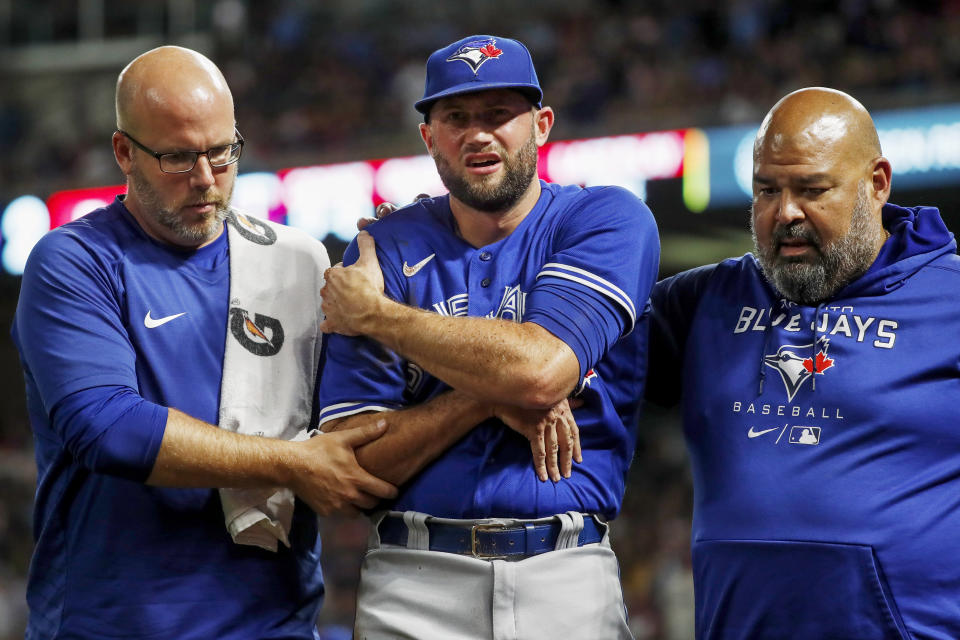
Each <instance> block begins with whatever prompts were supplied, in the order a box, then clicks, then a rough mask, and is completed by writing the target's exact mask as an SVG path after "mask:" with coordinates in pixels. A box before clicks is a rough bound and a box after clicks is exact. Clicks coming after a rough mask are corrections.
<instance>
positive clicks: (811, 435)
mask: <svg viewBox="0 0 960 640" xmlns="http://www.w3.org/2000/svg"><path fill="white" fill-rule="evenodd" d="M790 443H791V444H820V427H790Z"/></svg>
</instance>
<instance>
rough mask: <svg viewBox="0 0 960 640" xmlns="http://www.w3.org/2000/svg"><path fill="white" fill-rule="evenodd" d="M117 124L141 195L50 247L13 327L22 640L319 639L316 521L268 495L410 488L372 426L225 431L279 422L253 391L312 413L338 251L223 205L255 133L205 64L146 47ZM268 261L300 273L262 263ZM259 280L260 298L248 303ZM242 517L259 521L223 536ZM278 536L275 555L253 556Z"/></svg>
mask: <svg viewBox="0 0 960 640" xmlns="http://www.w3.org/2000/svg"><path fill="white" fill-rule="evenodd" d="M117 122H118V129H119V130H118V131H117V132H116V133H115V134H114V136H113V148H114V152H115V155H116V159H117V162H118V163H119V165H120V167H121V169H122V170H123V171H124V173H125V174H126V175H127V179H128V182H127V194H126V196H125V197H121V198H118V199H117V200H116V201H115V202H113V204H111V205H110V206H108V207H105V208H103V209H99V210H97V211H94V212H93V213H91V214H89V215H87V216H85V217H83V218H81V219H79V220H77V221H74V222H71V223H68V224H66V225H63V226H62V227H59V228H57V229H56V230H54V231H51V232H50V233H49V234H47V235H46V236H45V237H44V238H43V239H42V240H41V241H40V243H39V244H38V245H37V247H36V248H35V249H34V251H33V253H32V254H31V256H30V259H29V261H28V263H27V266H26V271H25V273H24V277H23V282H22V285H21V292H20V301H19V304H18V307H17V312H16V319H15V322H14V327H13V337H14V341H15V342H16V344H17V347H18V349H19V350H20V354H21V360H22V363H23V368H24V373H25V379H26V390H27V401H28V408H29V412H30V422H31V426H32V428H33V433H34V442H35V448H36V458H37V466H38V487H37V494H36V504H35V515H34V527H35V542H36V546H35V551H34V555H33V560H32V563H31V567H30V577H29V584H28V588H27V602H28V604H29V607H30V619H29V623H28V628H27V633H26V636H27V638H30V639H37V640H40V639H43V640H50V639H52V638H90V639H93V638H108V637H109V638H124V639H127V640H132V639H136V638H142V639H146V638H152V639H156V638H177V639H179V640H182V639H185V638H197V639H203V640H209V639H211V638H218V639H225V638H235V639H238V640H240V639H242V640H250V639H251V638H258V639H264V638H283V639H292V638H302V639H304V640H309V639H310V638H314V637H315V635H316V631H315V617H316V613H317V610H318V608H319V606H320V602H321V600H322V596H323V581H322V578H321V574H320V569H319V555H320V554H319V552H320V549H319V540H318V537H317V523H316V517H315V516H314V515H313V514H312V513H311V512H310V511H309V509H306V508H304V505H303V504H302V503H295V502H294V501H293V499H292V494H290V495H289V500H287V499H286V498H284V497H283V495H282V494H283V492H282V491H278V492H276V493H274V491H275V489H276V488H279V487H287V488H289V489H293V490H294V491H296V493H297V494H298V495H299V496H300V497H301V498H302V499H303V500H304V501H305V502H306V503H307V504H308V505H309V506H310V507H312V508H313V509H314V510H316V511H318V512H321V513H326V512H329V511H332V510H334V509H339V508H345V507H346V508H357V507H360V508H363V507H372V506H373V505H374V504H376V501H377V498H383V497H391V496H393V495H395V491H394V489H393V488H392V487H391V486H390V485H389V484H387V483H385V482H383V481H381V480H379V479H377V478H374V477H372V476H370V475H369V474H368V473H367V472H366V471H364V470H363V469H362V468H361V467H360V466H359V465H358V464H357V461H356V458H355V457H354V453H353V450H354V447H356V446H358V445H360V444H363V443H364V442H366V441H368V440H369V439H371V438H373V437H376V436H377V434H378V431H377V429H373V430H372V431H368V432H356V433H357V435H356V437H348V438H346V439H344V438H342V437H341V436H342V435H347V434H333V435H326V436H323V437H317V438H313V439H309V440H307V441H304V442H287V441H284V440H281V439H271V438H266V437H255V436H253V435H241V434H240V433H233V432H231V431H230V430H227V429H226V428H216V427H213V426H211V425H215V424H218V422H219V423H220V426H221V427H224V426H225V425H224V419H225V418H229V420H228V421H229V422H231V427H232V429H231V430H232V431H240V432H244V431H246V433H256V432H258V431H261V430H264V431H268V430H269V429H271V428H273V427H276V426H277V425H275V424H273V422H274V420H273V419H272V418H273V417H274V414H271V413H266V412H264V413H260V412H261V411H264V410H265V408H266V407H265V406H264V405H262V404H259V403H258V404H256V406H242V403H243V402H244V401H246V400H247V398H246V397H245V396H246V395H247V394H246V393H242V394H241V395H242V396H244V397H237V389H243V390H246V391H249V392H250V393H251V394H252V397H254V398H261V397H264V398H279V399H280V401H281V404H283V405H287V406H281V407H280V410H281V414H283V412H286V411H289V412H290V413H289V415H290V417H291V424H290V425H289V426H290V427H291V428H292V429H293V431H294V432H297V431H298V430H302V429H303V428H304V427H306V426H308V423H309V419H310V408H311V400H312V399H313V390H314V389H313V388H314V381H315V377H316V365H317V362H318V361H319V352H320V349H319V345H320V343H321V337H322V336H321V335H320V334H319V332H317V331H316V329H315V327H316V325H317V323H318V322H319V321H320V319H321V318H320V317H319V313H318V310H317V309H315V308H313V307H309V306H301V305H302V303H303V300H305V299H310V297H311V296H312V295H314V294H315V292H316V291H317V290H318V289H319V287H320V286H321V274H322V270H323V269H324V268H326V267H327V266H329V261H328V259H327V257H326V253H325V251H324V250H323V248H322V245H320V243H318V242H316V241H315V240H314V239H312V238H309V237H306V236H305V235H304V234H301V233H299V232H296V231H294V230H290V229H286V228H283V227H280V226H279V225H272V224H270V223H267V222H263V221H256V220H253V219H251V218H248V217H245V216H242V215H240V214H237V213H232V212H231V211H230V209H229V207H228V203H229V201H230V194H231V192H232V189H233V183H234V178H235V177H236V169H237V165H236V162H237V161H238V160H239V158H240V153H241V151H242V148H243V139H242V137H241V136H240V134H239V132H238V131H237V130H236V129H235V128H234V110H233V99H232V96H231V94H230V90H229V88H228V87H227V85H226V82H225V80H224V79H223V76H222V75H221V74H220V71H219V70H218V69H217V68H216V67H215V66H214V65H213V63H212V62H210V60H208V59H206V58H205V57H203V56H201V55H199V54H197V53H196V52H193V51H190V50H187V49H182V48H179V47H161V48H159V49H154V50H152V51H149V52H147V53H145V54H143V55H142V56H140V57H138V58H137V59H135V60H134V61H133V62H132V63H130V65H129V66H128V67H127V68H126V69H124V71H123V72H122V73H121V75H120V78H119V81H118V83H117ZM225 219H226V220H227V221H228V222H229V227H230V228H229V229H225V224H224V221H225ZM238 256H247V257H248V260H243V259H240V260H239V262H238ZM271 256H273V258H276V257H280V258H283V260H287V259H289V262H283V264H289V265H293V266H295V267H296V269H295V270H291V271H290V272H285V273H278V274H275V273H271V272H269V270H267V269H266V266H267V265H272V264H274V259H273V258H271ZM244 262H252V263H253V264H254V266H253V268H252V269H247V270H246V271H245V272H244V273H245V275H243V276H241V275H240V272H239V271H238V270H237V269H240V268H242V267H243V263H244ZM264 276H270V277H264ZM261 293H263V294H265V295H266V296H267V298H268V299H269V301H270V302H269V303H267V304H265V306H262V307H259V306H250V305H246V304H243V302H242V301H243V300H247V301H251V300H254V299H261V298H260V297H259V296H260V294H261ZM249 296H254V297H249ZM318 305H319V302H318ZM318 305H317V306H318ZM298 308H300V309H301V311H300V312H299V313H297V312H296V310H297V309H298ZM296 327H301V328H300V329H297V328H296ZM283 329H286V333H284V332H283ZM314 354H316V359H314ZM301 355H302V356H304V357H303V358H302V359H299V356H301ZM231 362H232V363H234V364H230V363H231ZM238 362H239V363H241V364H240V365H237V364H236V363H238ZM258 363H263V364H258ZM247 364H250V365H251V366H250V368H247ZM262 366H268V367H270V370H269V374H268V375H258V373H257V372H258V371H260V369H258V367H262ZM228 376H230V377H229V378H228ZM230 379H232V380H233V381H234V382H235V383H236V385H233V384H225V385H224V386H221V382H222V381H226V380H230ZM228 400H229V404H230V405H231V406H236V407H238V409H239V411H240V413H239V414H236V415H241V414H243V413H244V412H246V414H247V418H248V419H238V420H234V418H236V415H234V414H229V413H225V412H224V409H225V406H226V405H228ZM267 417H269V418H271V419H267ZM244 427H249V429H244ZM209 487H234V488H240V489H250V490H264V495H265V496H269V497H270V498H269V500H273V496H276V497H278V501H276V502H270V504H269V505H263V508H264V509H265V510H266V512H260V511H259V507H257V506H250V507H249V508H244V509H243V510H242V511H241V512H239V513H232V510H228V509H227V503H228V496H229V497H231V499H232V500H236V499H237V498H238V497H242V496H244V495H249V494H244V493H243V492H235V491H233V490H231V491H225V492H221V493H220V495H218V492H217V491H216V490H212V489H210V488H209ZM256 492H257V491H252V493H256ZM221 498H222V500H223V504H221V502H222V500H221ZM232 504H236V502H233V503H232ZM268 507H269V508H268ZM273 507H276V510H275V511H274V510H272V509H273ZM228 511H231V513H228ZM255 512H256V513H255ZM267 512H269V513H270V514H273V513H276V516H277V517H276V518H275V519H274V518H272V517H271V516H270V515H268V513H267ZM234 516H236V517H234ZM248 516H252V517H255V518H256V520H257V524H255V525H253V528H252V529H247V528H245V527H246V525H243V526H239V527H238V528H236V529H234V528H229V529H228V522H229V523H230V527H233V525H236V524H238V523H239V521H241V520H244V519H245V518H247V517H248ZM261 516H263V517H261ZM254 531H256V532H260V531H263V532H265V535H266V536H267V541H264V540H263V539H262V537H261V538H259V539H257V541H255V542H250V541H249V538H248V537H249V536H250V535H252V534H253V532H254ZM271 533H272V534H273V537H272V548H275V549H276V551H268V550H265V549H262V548H259V547H261V546H262V547H267V548H271V543H270V541H269V540H270V539H271V537H270V536H271ZM232 536H233V537H234V539H235V540H237V542H234V540H232V539H231V537H232ZM241 542H242V544H241ZM278 542H279V544H278Z"/></svg>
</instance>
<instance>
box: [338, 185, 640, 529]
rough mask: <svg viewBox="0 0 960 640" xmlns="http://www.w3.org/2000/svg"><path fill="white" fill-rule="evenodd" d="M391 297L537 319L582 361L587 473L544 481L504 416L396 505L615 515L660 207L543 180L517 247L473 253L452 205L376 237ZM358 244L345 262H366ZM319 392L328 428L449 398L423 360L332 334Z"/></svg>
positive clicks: (396, 220) (417, 480)
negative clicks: (653, 210) (333, 421)
mask: <svg viewBox="0 0 960 640" xmlns="http://www.w3.org/2000/svg"><path fill="white" fill-rule="evenodd" d="M369 231H370V233H371V234H372V235H373V237H374V239H375V240H376V243H377V257H378V259H379V261H380V266H381V269H382V270H383V276H384V283H385V293H386V295H387V296H388V297H390V298H392V299H394V300H397V301H400V302H403V303H405V304H409V305H411V306H415V307H420V308H422V309H428V310H431V311H434V312H436V313H439V314H442V315H450V316H480V317H491V318H502V319H506V320H511V321H516V322H534V323H537V324H539V325H541V326H543V327H544V328H546V329H547V330H549V331H550V332H551V333H553V334H554V335H555V336H557V337H558V338H560V339H561V340H563V341H564V342H565V343H566V344H568V345H569V346H570V347H571V349H573V351H574V353H575V354H576V355H577V358H578V360H579V363H580V373H581V383H580V385H579V389H578V390H579V392H580V397H581V398H582V399H583V400H584V405H583V406H582V407H581V408H579V409H577V410H576V411H574V415H575V418H576V421H577V424H578V425H579V428H580V437H581V444H582V448H583V463H582V464H574V465H573V476H572V477H571V478H570V479H568V480H562V481H560V482H558V483H556V484H554V483H552V482H545V483H542V482H540V481H539V480H537V478H536V476H535V474H534V471H533V468H532V461H531V454H530V447H529V444H528V442H527V440H526V439H525V438H524V437H523V436H521V435H519V434H517V433H516V432H514V431H512V430H511V429H509V428H507V427H506V426H505V425H504V424H503V423H502V422H500V421H499V420H488V421H486V422H484V423H482V424H480V425H479V426H477V427H475V428H474V429H473V430H472V431H470V432H469V433H468V435H467V436H465V437H464V438H463V439H461V440H460V441H459V442H457V443H456V444H455V445H453V446H452V447H451V448H450V449H449V450H448V451H447V452H445V453H444V454H443V455H441V456H440V457H439V458H438V459H436V460H435V461H433V462H432V463H431V464H429V465H428V466H427V467H426V468H424V469H423V470H422V471H421V472H420V473H419V474H418V475H417V476H415V477H414V478H413V479H411V480H410V481H409V482H408V483H407V484H406V485H405V486H404V487H402V490H401V494H400V496H399V498H398V499H397V501H396V504H395V505H394V507H393V508H395V509H399V510H415V511H421V512H425V513H429V514H431V515H433V516H438V517H448V518H481V517H491V516H502V517H523V518H535V517H542V516H549V515H553V514H556V513H562V512H565V511H568V510H576V511H583V512H596V513H601V514H604V515H605V516H607V517H609V518H612V517H614V516H615V515H616V514H617V513H618V511H619V509H620V502H621V499H622V497H623V490H624V479H625V474H626V471H627V468H628V466H629V463H630V459H631V457H632V456H633V450H634V447H635V444H636V433H637V419H638V413H639V404H640V400H641V398H642V393H643V384H644V380H645V377H646V368H645V364H644V363H645V361H646V344H647V311H646V303H647V298H648V295H649V292H650V288H651V287H652V285H653V282H654V280H655V279H656V273H657V267H658V263H659V241H658V239H657V230H656V224H655V222H654V219H653V216H652V214H651V213H650V211H649V209H648V208H647V207H646V205H644V204H643V203H642V202H641V201H640V200H638V199H637V198H636V197H634V196H633V195H631V194H630V193H629V192H627V191H625V190H623V189H619V188H615V187H603V188H589V189H581V188H579V187H560V186H557V185H553V184H547V183H542V193H541V196H540V199H539V200H538V202H537V203H536V205H535V206H534V208H533V209H532V210H531V211H530V213H529V214H527V216H526V217H525V218H524V219H523V221H522V222H521V223H520V224H519V226H517V228H516V229H515V230H514V231H513V232H512V233H511V234H510V235H509V236H507V237H506V238H503V239H502V240H500V241H498V242H496V243H493V244H491V245H488V246H484V247H479V248H476V247H473V246H472V245H470V244H468V243H467V242H465V241H464V240H462V239H461V238H460V237H459V236H458V235H457V232H456V223H455V221H454V218H453V215H452V213H451V211H450V205H449V199H448V197H447V196H444V197H440V198H434V199H431V200H421V201H420V202H418V203H417V204H414V205H412V206H410V207H407V208H405V209H402V210H400V211H398V212H396V213H394V214H393V215H391V216H390V217H388V218H386V219H385V220H381V221H380V222H377V223H376V224H374V225H372V226H371V227H370V228H369ZM357 256H358V252H357V247H356V243H355V242H354V243H353V244H351V245H350V247H349V248H348V250H347V253H346V255H345V257H344V261H345V263H347V264H349V263H351V262H353V261H355V260H356V259H357ZM326 355H327V359H326V362H325V364H324V367H323V374H322V379H321V384H320V392H319V394H320V400H319V406H320V423H321V424H323V423H324V422H326V421H327V420H331V419H334V418H341V417H346V416H349V415H352V414H355V413H359V412H364V411H384V410H394V409H400V408H402V407H405V406H411V405H416V404H420V403H423V402H425V401H426V400H428V399H430V398H432V397H433V396H435V395H437V394H438V393H441V392H443V391H445V390H447V388H448V387H446V386H445V385H444V384H443V383H442V382H440V381H439V380H437V379H436V378H434V377H433V376H432V375H430V373H429V372H428V371H424V370H422V369H421V368H420V367H418V366H417V365H416V364H415V363H413V362H409V361H406V360H403V359H401V358H400V357H398V356H397V355H396V354H394V353H393V352H390V351H388V350H386V349H385V348H384V347H382V346H380V345H379V344H377V343H376V342H373V341H372V340H369V339H366V338H348V337H344V336H339V335H334V336H331V337H330V340H329V342H328V345H327V353H326Z"/></svg>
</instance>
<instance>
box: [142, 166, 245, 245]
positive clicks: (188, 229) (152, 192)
mask: <svg viewBox="0 0 960 640" xmlns="http://www.w3.org/2000/svg"><path fill="white" fill-rule="evenodd" d="M130 182H131V187H133V188H134V189H135V190H136V193H137V199H138V200H139V202H140V204H141V205H142V207H143V211H144V213H145V215H147V216H150V217H152V218H153V220H154V221H155V222H157V224H159V225H160V226H161V227H163V228H164V229H166V230H167V231H170V232H171V233H172V234H173V235H174V236H175V237H176V238H177V239H178V240H180V241H182V243H183V244H184V245H195V246H196V245H201V244H203V243H204V242H207V241H208V240H211V239H213V238H215V237H216V236H217V234H218V233H219V232H220V228H221V225H222V224H223V221H224V220H225V219H226V217H227V214H228V213H229V211H230V209H229V207H228V204H229V202H230V198H231V196H232V195H233V183H231V185H230V193H228V194H226V197H225V198H221V197H212V194H211V193H210V192H208V193H205V194H203V195H202V196H200V197H199V198H198V199H197V200H198V201H200V202H204V203H210V204H213V205H214V207H215V209H214V212H213V215H212V216H209V217H207V218H206V219H204V220H202V221H201V222H199V223H197V224H192V225H191V224H186V223H185V222H184V221H183V218H182V217H181V215H180V214H179V213H178V212H177V211H176V210H174V209H170V208H167V207H165V206H164V204H163V197H162V196H161V195H160V192H159V191H158V190H156V189H154V188H153V185H151V184H150V181H149V180H147V178H146V176H144V175H143V171H141V169H140V168H139V167H137V166H134V167H133V168H132V170H131V172H130ZM195 203H196V202H194V201H191V202H190V204H195Z"/></svg>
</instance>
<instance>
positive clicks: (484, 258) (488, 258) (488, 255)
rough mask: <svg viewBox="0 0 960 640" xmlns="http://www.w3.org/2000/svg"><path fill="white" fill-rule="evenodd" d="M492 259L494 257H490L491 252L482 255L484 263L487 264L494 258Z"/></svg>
mask: <svg viewBox="0 0 960 640" xmlns="http://www.w3.org/2000/svg"><path fill="white" fill-rule="evenodd" d="M492 257H493V256H492V255H490V252H489V251H484V252H483V253H481V254H480V259H481V260H483V261H484V262H487V261H488V260H490V258H492Z"/></svg>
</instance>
